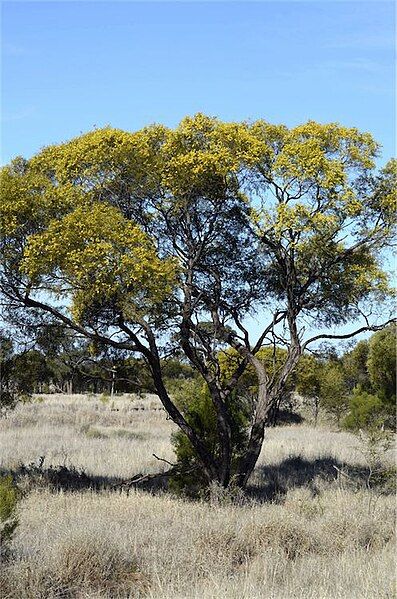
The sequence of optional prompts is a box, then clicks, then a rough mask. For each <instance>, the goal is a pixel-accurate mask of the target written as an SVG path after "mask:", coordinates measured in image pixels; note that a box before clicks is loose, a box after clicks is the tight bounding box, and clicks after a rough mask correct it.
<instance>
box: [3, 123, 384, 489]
mask: <svg viewBox="0 0 397 599" xmlns="http://www.w3.org/2000/svg"><path fill="white" fill-rule="evenodd" d="M377 151H378V147H377V144H376V143H375V142H374V140H373V139H372V137H371V136H370V135H369V134H368V133H361V132H359V131H358V130H356V129H352V128H346V127H342V126H340V125H338V124H334V123H331V124H328V125H320V124H317V123H314V122H312V121H309V122H308V123H306V124H304V125H301V126H298V127H295V128H293V129H288V128H287V127H285V126H274V125H271V124H269V123H266V122H265V121H257V122H255V123H253V124H246V123H223V122H221V121H218V120H217V119H214V118H210V117H206V116H204V115H201V114H198V115H196V116H195V117H193V118H189V117H188V118H186V119H184V120H183V121H182V122H181V124H180V125H179V126H178V127H177V128H176V129H174V130H170V129H167V128H165V127H163V126H160V125H155V126H151V127H147V128H145V129H143V130H141V131H138V132H136V133H126V132H123V131H119V130H114V129H111V128H106V129H103V130H97V131H94V132H91V133H88V134H86V135H82V136H80V137H78V138H76V139H74V140H72V141H71V142H68V143H66V144H62V145H60V146H52V147H49V148H46V149H44V150H43V151H42V152H40V153H39V154H38V155H37V156H35V157H33V158H32V159H31V160H29V161H26V160H23V159H17V160H15V161H14V162H13V163H11V164H10V165H9V166H7V167H5V168H4V169H3V173H2V196H3V198H4V201H3V204H2V209H1V210H2V220H3V227H2V231H3V233H2V235H3V237H2V251H3V256H4V260H3V267H2V274H1V290H2V293H3V297H4V298H5V300H6V302H7V303H8V304H9V305H16V306H25V307H26V308H29V309H34V310H38V311H41V312H42V313H43V314H49V315H51V317H53V318H55V319H56V320H58V321H59V322H61V323H62V324H63V325H66V326H67V327H69V328H71V329H73V330H74V331H75V332H77V333H78V334H79V335H81V336H83V337H85V338H87V339H89V340H91V341H92V342H94V343H97V344H103V345H107V346H109V347H112V348H114V349H117V350H123V351H126V352H131V353H132V355H140V356H142V358H143V360H144V361H145V363H146V364H147V367H148V369H149V371H150V373H151V376H152V379H153V384H154V387H155V389H156V392H157V394H158V395H159V397H160V399H161V401H162V403H163V405H164V408H165V409H166V411H167V412H168V414H169V415H170V417H171V418H172V419H173V420H174V422H175V423H176V424H177V425H178V426H179V428H180V429H181V431H182V432H183V433H184V434H185V435H186V437H187V438H188V439H189V442H190V443H191V445H192V446H193V447H194V450H195V452H196V454H197V456H198V459H199V460H200V463H201V464H202V469H203V472H204V475H205V478H206V480H207V481H212V480H215V481H218V482H219V483H220V484H222V485H223V486H227V485H228V484H230V482H231V480H233V481H235V482H236V483H237V484H238V485H240V486H242V487H244V486H245V485H246V484H247V481H248V478H249V476H250V474H251V472H252V470H253V468H254V466H255V463H256V460H257V458H258V456H259V453H260V450H261V446H262V442H263V437H264V429H265V426H266V424H267V422H268V419H269V414H270V413H271V410H272V409H273V407H274V406H275V405H276V404H277V402H278V401H279V399H280V396H281V395H282V394H283V393H284V392H285V387H286V384H287V381H288V378H289V376H290V375H291V373H292V372H293V371H294V370H295V368H296V366H297V364H298V362H299V359H300V357H301V355H302V353H303V352H304V350H305V348H307V347H308V346H309V344H313V343H316V342H319V341H320V340H322V339H334V338H350V337H351V336H354V335H355V334H357V333H358V332H360V331H365V330H376V329H377V328H380V327H381V326H382V324H379V320H376V319H375V320H372V321H371V320H369V317H370V314H369V311H368V314H366V307H367V305H369V304H370V306H371V309H372V314H373V309H374V307H375V306H376V305H378V304H379V302H381V301H382V300H384V299H385V297H386V296H387V294H388V283H387V275H386V273H385V272H384V271H383V270H382V266H381V253H382V250H384V249H385V248H386V247H387V246H388V245H389V243H390V240H391V237H392V221H393V219H394V214H395V212H394V201H393V195H392V189H393V177H395V168H394V166H393V164H392V163H391V164H390V165H388V166H387V167H386V169H384V170H383V171H382V172H380V173H379V174H375V171H374V158H375V156H376V155H377ZM43 292H44V293H43ZM258 311H261V312H262V313H263V314H264V315H267V322H266V323H265V324H264V325H263V330H262V332H261V334H260V335H259V338H258V339H256V340H254V341H252V340H251V339H250V335H249V333H248V330H247V328H246V327H245V326H244V319H245V318H246V317H247V316H249V315H252V314H255V313H258ZM363 314H365V316H366V318H367V321H366V324H364V325H363V326H359V325H357V324H356V328H355V329H354V330H352V331H351V333H347V334H343V335H338V334H334V333H331V332H330V327H335V326H337V325H345V324H346V323H348V322H356V321H357V319H358V318H361V317H362V316H363ZM385 320H386V321H387V318H386V319H385ZM208 322H210V323H211V326H210V327H208V326H207V325H206V324H205V323H208ZM313 326H314V327H315V328H316V329H317V330H318V329H319V328H320V327H321V326H324V328H325V331H324V332H323V333H322V332H319V333H318V334H316V335H314V336H311V337H310V335H308V334H307V332H306V331H308V330H310V327H313ZM266 344H267V345H270V346H272V347H274V348H275V347H276V345H279V346H282V347H284V348H285V349H286V353H285V357H284V360H283V363H282V365H281V366H280V368H279V369H277V371H275V372H273V373H269V372H268V368H267V366H266V364H265V363H264V362H263V361H261V360H260V359H259V358H258V356H257V354H258V352H259V351H260V350H261V348H262V347H263V345H266ZM225 347H231V348H233V349H234V350H236V351H237V353H238V355H239V360H238V362H237V363H236V367H235V369H234V371H233V372H231V373H230V376H229V377H228V378H227V379H226V380H225V377H224V376H223V374H222V371H221V367H220V363H219V356H220V349H223V348H225ZM170 352H171V353H172V352H179V353H180V352H182V353H183V354H184V356H185V358H186V359H187V360H188V361H189V362H190V365H191V366H192V367H193V368H194V369H195V371H196V372H197V373H198V375H199V376H200V377H201V378H202V380H203V383H204V384H205V385H206V388H207V389H208V393H209V396H210V398H211V400H210V401H211V403H212V405H213V409H214V413H215V415H216V431H217V433H216V434H217V438H218V444H217V452H216V454H214V452H213V451H212V448H211V447H210V446H209V445H208V443H207V442H206V438H205V436H204V435H203V434H201V432H200V430H198V429H197V428H196V427H195V425H194V423H192V421H189V418H188V415H187V414H186V413H184V412H183V409H182V408H181V409H179V408H178V406H177V405H176V404H175V402H174V401H173V400H172V398H171V396H170V394H169V392H168V390H167V388H166V386H165V381H164V373H163V364H162V357H163V356H164V355H170ZM248 364H250V365H251V366H252V367H253V368H254V369H255V372H256V375H257V378H258V393H257V397H256V399H255V402H253V406H252V413H251V417H250V419H249V420H250V427H249V430H248V432H247V440H246V444H245V447H244V450H243V451H241V456H240V459H239V460H237V462H234V461H233V428H234V417H233V411H232V400H233V394H234V391H235V389H236V386H237V385H238V382H239V379H240V377H241V376H242V375H243V373H244V371H245V369H246V368H247V366H248Z"/></svg>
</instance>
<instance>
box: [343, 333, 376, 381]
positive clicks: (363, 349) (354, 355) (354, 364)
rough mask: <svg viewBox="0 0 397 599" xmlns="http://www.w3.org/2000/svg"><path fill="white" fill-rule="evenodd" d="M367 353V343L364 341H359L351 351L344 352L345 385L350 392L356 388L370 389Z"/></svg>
mask: <svg viewBox="0 0 397 599" xmlns="http://www.w3.org/2000/svg"><path fill="white" fill-rule="evenodd" d="M368 353H369V343H368V341H367V340H365V339H364V340H363V341H359V342H358V343H357V345H356V346H355V347H354V348H353V349H352V350H351V351H348V352H346V353H345V354H344V356H343V358H342V365H343V370H344V373H345V380H346V385H347V387H348V389H349V391H350V392H351V391H353V389H354V388H355V387H357V386H360V387H362V388H363V389H368V388H369V387H370V380H369V373H368V367H367V362H368Z"/></svg>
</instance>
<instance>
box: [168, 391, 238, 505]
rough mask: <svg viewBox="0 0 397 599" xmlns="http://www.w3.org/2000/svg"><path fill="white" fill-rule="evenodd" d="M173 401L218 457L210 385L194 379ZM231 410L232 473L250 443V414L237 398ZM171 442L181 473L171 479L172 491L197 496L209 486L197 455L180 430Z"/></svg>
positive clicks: (234, 397)
mask: <svg viewBox="0 0 397 599" xmlns="http://www.w3.org/2000/svg"><path fill="white" fill-rule="evenodd" d="M174 401H175V402H176V404H177V405H178V407H179V408H180V409H181V411H182V412H183V414H184V416H185V418H186V420H187V422H188V423H189V424H190V425H191V426H192V427H193V428H194V430H196V431H197V432H198V434H199V436H200V437H201V438H202V439H203V440H204V442H205V444H206V446H207V448H208V450H209V451H210V453H212V455H214V456H215V458H216V457H217V456H218V455H219V450H220V444H219V439H218V431H217V419H216V412H215V408H214V405H213V403H212V401H211V397H210V393H209V390H208V387H207V385H206V384H205V383H204V384H203V383H200V382H198V381H197V380H193V379H191V380H187V381H183V382H181V383H180V385H179V388H178V389H177V390H176V392H175V393H174ZM229 410H230V415H231V419H232V446H233V456H232V473H233V469H234V467H235V465H236V462H237V459H238V458H239V457H240V455H241V453H242V451H243V449H244V448H245V445H246V442H247V426H248V415H247V412H246V409H245V408H244V405H243V403H242V402H241V401H239V399H238V397H237V396H236V395H232V396H231V398H230V404H229ZM171 440H172V445H173V447H174V450H175V454H176V458H177V467H178V473H177V474H176V475H174V476H173V477H172V479H171V481H170V488H171V489H172V490H173V491H175V492H177V493H184V494H187V495H189V496H197V495H198V494H199V492H200V491H201V490H202V489H203V488H205V487H206V486H207V484H208V481H207V480H206V479H205V475H204V474H203V470H202V468H201V466H200V462H199V461H198V459H197V456H196V452H195V450H194V448H193V446H192V444H191V443H190V441H189V439H188V437H187V436H186V435H185V434H184V433H183V432H181V431H177V432H176V433H174V434H173V435H172V438H171Z"/></svg>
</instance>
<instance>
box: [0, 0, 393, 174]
mask: <svg viewBox="0 0 397 599" xmlns="http://www.w3.org/2000/svg"><path fill="white" fill-rule="evenodd" d="M2 12H3V19H2V29H3V31H2V44H3V49H2V79H3V81H2V111H1V112H2V115H1V116H2V145H3V153H2V156H3V158H2V160H3V163H4V162H8V161H9V160H10V159H11V158H12V157H13V156H15V155H18V154H22V155H24V156H26V157H29V156H31V155H32V154H34V153H35V152H37V151H38V150H39V149H40V148H41V147H43V146H45V145H48V144H50V143H56V142H61V141H64V140H67V139H69V138H71V137H73V136H75V135H78V134H79V133H81V132H85V131H87V130H89V129H92V128H93V127H94V126H96V127H100V126H103V125H106V124H110V125H112V126H114V127H120V128H123V129H126V130H136V129H139V128H140V127H142V126H144V125H146V124H148V123H152V122H162V123H164V124H166V125H169V126H173V125H176V124H177V123H178V121H179V120H180V119H181V118H182V117H183V116H184V115H186V114H193V113H195V112H197V111H203V112H205V113H208V114H211V115H216V116H219V117H220V118H222V119H225V120H242V119H255V118H258V117H261V118H265V119H267V120H269V121H271V122H279V123H286V124H287V125H294V124H297V123H300V122H303V121H305V120H307V119H309V118H310V119H315V120H319V121H321V122H326V121H340V122H342V123H344V124H346V125H349V126H357V127H359V128H360V129H363V130H367V131H370V132H371V133H373V135H374V136H375V138H376V139H377V140H378V141H379V142H380V143H381V144H382V145H383V146H384V160H386V159H387V158H388V157H390V156H391V155H392V154H393V153H394V151H395V150H394V137H395V127H394V78H393V77H394V68H393V51H394V48H393V44H394V10H393V3H392V2H382V1H376V2H374V1H373V2H361V1H360V2H344V1H340V2H336V1H334V2H326V1H321V0H317V1H312V2H300V1H295V2H286V1H277V2H255V3H251V2H244V3H240V2H206V3H201V2H189V3H185V2H170V3H168V2H157V3H156V2H145V3H138V2H76V1H74V2H16V1H15V2H3V4H2Z"/></svg>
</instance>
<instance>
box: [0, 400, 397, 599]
mask: <svg viewBox="0 0 397 599" xmlns="http://www.w3.org/2000/svg"><path fill="white" fill-rule="evenodd" d="M173 430H174V426H173V424H172V422H171V421H170V420H167V419H166V415H165V412H164V411H163V410H162V409H161V406H160V404H159V402H158V400H157V398H156V397H155V396H146V397H144V398H137V397H132V396H131V397H128V396H124V397H121V398H119V397H117V398H116V399H114V400H109V399H108V398H99V397H93V396H92V397H89V396H77V395H76V396H62V395H52V396H39V397H35V398H34V400H33V402H31V403H26V404H21V405H19V406H18V407H17V408H16V410H15V411H13V412H12V413H9V414H8V416H7V417H3V418H2V419H1V420H0V460H1V462H0V468H1V469H2V470H3V472H12V473H14V474H15V473H16V472H19V476H20V478H19V480H20V484H21V485H22V487H23V488H24V491H25V493H24V496H23V498H22V500H21V502H20V504H19V525H18V527H17V529H16V532H15V535H14V538H13V541H12V544H11V546H10V550H9V560H8V562H7V563H6V564H5V565H4V567H3V572H2V573H1V574H0V584H1V585H2V588H1V589H0V596H1V597H9V598H10V599H17V598H18V599H21V598H23V599H41V598H42V599H50V598H54V599H55V597H57V598H61V597H70V598H72V597H73V598H74V597H75V598H76V599H77V598H83V597H87V598H88V597H89V598H94V597H95V598H99V597H108V598H110V597H120V598H122V597H123V598H128V597H151V598H153V599H166V598H167V599H171V598H172V599H182V598H185V599H209V598H214V599H215V598H216V599H218V598H219V599H221V598H222V599H223V598H224V599H226V598H227V599H234V598H235V599H260V598H268V599H289V598H300V599H331V598H332V599H342V598H346V599H358V598H360V599H361V598H362V599H364V598H365V599H375V598H376V599H378V598H379V599H382V598H384V599H386V598H390V599H391V598H392V597H394V596H395V586H394V573H395V567H394V544H393V539H394V522H395V520H394V511H395V501H394V497H393V495H392V494H387V493H385V492H381V491H380V490H379V489H378V488H377V487H376V486H375V484H374V482H373V481H372V479H371V477H369V478H368V463H367V456H366V451H365V445H362V444H360V442H359V440H358V439H357V437H355V436H354V435H350V434H348V433H345V432H338V431H337V430H331V429H330V428H329V427H328V428H327V427H325V426H321V427H319V428H316V429H315V428H312V427H310V426H308V425H305V424H304V423H303V424H300V425H294V426H283V427H276V428H272V429H270V430H269V431H268V434H267V437H266V440H265V444H264V447H263V451H262V454H261V456H260V460H259V463H258V467H257V468H256V471H255V473H254V475H253V477H252V480H251V492H250V496H249V497H248V498H244V497H239V496H237V497H234V498H233V497H230V496H229V495H227V494H224V493H222V491H220V490H219V489H214V490H213V493H212V496H211V499H210V500H209V501H206V502H204V501H201V502H200V501H197V502H191V501H187V500H184V499H182V498H180V497H174V496H172V495H170V494H167V493H164V492H163V493H160V494H153V493H149V492H147V491H144V490H132V491H130V492H129V493H127V492H126V491H125V490H124V491H121V492H119V491H118V490H117V487H116V490H114V488H113V487H112V485H117V484H118V483H119V482H120V481H122V480H123V479H126V478H129V477H131V476H133V475H134V474H137V473H151V472H157V471H159V470H161V469H164V470H166V469H167V468H168V466H167V464H166V463H165V462H160V461H158V459H157V458H156V457H154V455H153V454H155V455H156V456H158V457H161V458H164V459H166V460H169V461H172V460H173V451H172V446H171V443H170V433H171V432H172V431H173ZM382 459H383V460H384V462H385V464H386V463H387V462H388V461H389V460H390V456H389V455H386V454H385V455H384V456H382ZM21 465H25V469H24V468H21ZM83 472H84V474H82V473H83Z"/></svg>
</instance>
